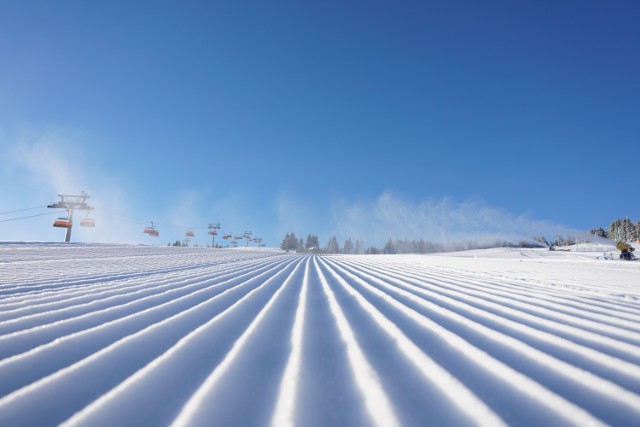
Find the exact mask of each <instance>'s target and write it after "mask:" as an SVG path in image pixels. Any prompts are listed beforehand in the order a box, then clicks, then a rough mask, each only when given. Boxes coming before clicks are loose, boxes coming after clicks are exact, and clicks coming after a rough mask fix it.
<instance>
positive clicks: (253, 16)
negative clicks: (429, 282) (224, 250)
mask: <svg viewBox="0 0 640 427" xmlns="http://www.w3.org/2000/svg"><path fill="white" fill-rule="evenodd" d="M639 22H640V3H639V2H637V1H611V2H584V1H537V2H517V1H488V2H478V1H446V2H445V1H438V2H436V1H406V2H389V1H323V2H300V1H271V2H264V1H260V2H259V1H255V2H254V1H238V2H236V1H229V2H205V1H201V2H194V1H179V2H178V1H174V2H164V1H163V2H158V1H153V2H151V1H149V2H143V1H139V2H124V1H109V2H87V1H65V0H62V1H29V0H25V1H4V0H0V64H1V66H0V148H1V149H2V151H3V152H4V153H5V155H6V157H5V160H3V161H2V163H1V164H0V168H1V170H0V178H1V179H2V183H1V184H0V185H1V186H2V187H1V190H0V196H2V203H1V204H0V211H8V210H12V209H21V208H27V207H32V206H38V205H40V204H46V203H51V202H53V201H54V200H56V195H57V194H58V193H60V192H62V193H69V192H78V191H80V190H82V189H85V190H87V191H88V192H89V193H90V194H91V195H92V199H91V202H92V204H93V205H95V206H96V207H101V208H106V209H110V208H111V210H113V211H116V212H119V213H125V214H127V215H130V216H132V217H135V218H141V219H150V220H156V221H157V222H159V223H164V224H178V225H188V226H195V227H201V226H205V225H206V224H207V223H209V222H214V221H220V222H221V223H222V225H223V226H225V225H227V226H228V228H232V229H231V230H230V231H233V232H234V233H240V232H242V231H244V230H245V229H253V230H254V231H255V232H256V234H261V235H263V237H265V239H266V240H267V243H269V244H272V245H273V244H276V243H277V242H276V240H279V239H280V237H281V236H280V235H279V234H280V233H281V232H282V231H283V230H288V229H290V230H293V231H295V232H296V233H299V234H306V233H309V232H311V233H318V234H321V242H322V243H324V242H326V237H327V236H323V235H322V234H324V233H329V232H331V231H332V227H335V222H336V221H340V219H339V218H336V216H339V214H337V213H336V210H339V209H342V208H346V207H349V206H352V205H357V206H360V207H363V206H364V207H366V206H371V204H375V201H376V200H378V198H379V197H380V195H381V194H386V193H385V192H388V191H391V192H393V194H394V195H395V196H394V197H397V198H398V199H400V200H402V201H403V202H404V203H405V204H406V205H408V206H416V207H417V206H418V205H419V204H420V203H422V202H423V201H424V200H431V201H435V202H434V203H439V202H438V201H442V200H453V202H452V203H453V204H454V206H457V205H456V204H464V203H465V202H466V201H468V200H474V201H476V202H477V201H481V202H480V203H481V204H482V205H483V206H490V207H492V208H496V209H499V210H501V211H502V212H506V213H507V214H508V215H513V216H519V215H521V214H526V215H527V216H528V217H530V218H532V219H535V220H544V221H549V222H551V223H557V224H563V225H566V226H569V227H573V228H579V229H586V228H590V227H592V226H596V225H602V226H606V225H607V224H608V223H609V222H610V221H611V220H612V219H614V218H616V217H619V216H626V215H629V216H631V217H632V219H633V220H636V219H640V197H638V189H637V179H632V181H631V183H629V184H628V185H627V184H625V181H626V180H627V179H629V178H631V175H632V174H633V172H632V171H635V172H637V171H638V170H639V169H640V168H638V166H637V165H638V160H637V159H638V148H639V147H640V138H639V135H640V78H639V76H640V25H638V23H639ZM6 153H10V154H6ZM52 165H53V166H52ZM625 169H628V170H629V171H630V172H629V173H624V172H622V171H623V170H625ZM61 170H64V173H63V172H62V171H61ZM54 175H55V176H54ZM60 175H62V177H61V176H60ZM60 186H62V187H65V188H58V187H60ZM67 187H68V188H67ZM337 207H338V208H337ZM423 208H424V206H423ZM365 209H366V208H365ZM27 213H28V212H27ZM97 214H98V211H96V215H97ZM5 217H6V216H5ZM0 219H1V218H0ZM50 222H51V218H49V217H44V218H40V217H38V218H33V219H30V220H28V227H25V226H24V225H21V224H24V222H21V221H17V222H9V223H0V240H3V239H7V238H11V239H19V238H21V237H20V236H19V235H18V234H19V233H23V234H24V235H25V237H24V238H27V239H39V238H40V236H41V239H42V240H46V239H49V238H51V239H58V238H59V235H60V230H55V229H52V228H51V227H50ZM101 223H102V224H106V223H108V221H107V220H106V219H105V218H103V219H102V222H101ZM112 227H120V226H117V225H113V226H112ZM122 227H124V225H122ZM135 227H137V228H136V229H135V230H136V233H137V234H136V235H135V236H134V237H135V239H132V241H138V240H141V239H142V237H144V236H142V237H141V236H140V234H141V232H140V230H139V229H140V227H139V226H137V225H136V226H135ZM27 229H28V233H27V232H26V231H25V230H27ZM161 233H162V231H161ZM181 233H183V231H179V232H178V231H177V230H176V231H175V233H174V232H168V231H167V232H165V233H164V234H162V235H161V237H160V239H159V243H165V244H166V242H167V241H169V240H170V239H171V240H175V239H176V238H180V236H181V235H182V234H181ZM3 235H4V236H3ZM86 236H89V235H88V234H87V235H86ZM174 236H175V237H174ZM343 237H344V236H340V237H339V238H343ZM424 237H425V238H427V237H429V236H424ZM84 238H86V239H89V240H90V239H91V237H84Z"/></svg>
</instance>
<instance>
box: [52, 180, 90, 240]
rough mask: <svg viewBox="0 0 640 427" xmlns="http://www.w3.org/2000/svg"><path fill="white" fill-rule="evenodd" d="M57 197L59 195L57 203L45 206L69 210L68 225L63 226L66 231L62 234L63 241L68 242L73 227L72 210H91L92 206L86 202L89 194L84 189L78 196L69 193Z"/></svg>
mask: <svg viewBox="0 0 640 427" xmlns="http://www.w3.org/2000/svg"><path fill="white" fill-rule="evenodd" d="M58 197H60V200H59V201H58V202H57V203H52V204H50V205H48V206H47V207H48V208H52V209H66V210H67V211H68V212H69V215H68V217H67V219H68V226H65V227H64V228H66V229H67V233H66V234H65V236H64V241H65V243H69V242H70V241H71V230H72V228H73V211H74V210H76V209H77V210H79V211H91V210H93V207H92V206H89V205H88V204H87V199H88V198H89V195H88V194H87V193H85V192H84V191H82V192H80V195H79V196H75V195H71V194H58ZM54 226H55V223H54Z"/></svg>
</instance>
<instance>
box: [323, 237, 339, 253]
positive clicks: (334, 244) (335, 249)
mask: <svg viewBox="0 0 640 427" xmlns="http://www.w3.org/2000/svg"><path fill="white" fill-rule="evenodd" d="M325 249H326V252H327V253H330V254H338V253H340V245H339V244H338V240H337V239H336V236H331V237H330V238H329V240H328V241H327V246H326V248H325Z"/></svg>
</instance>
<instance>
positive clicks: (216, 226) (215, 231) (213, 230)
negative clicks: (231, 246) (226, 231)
mask: <svg viewBox="0 0 640 427" xmlns="http://www.w3.org/2000/svg"><path fill="white" fill-rule="evenodd" d="M218 230H220V223H219V222H216V223H215V224H209V234H210V235H211V247H212V248H215V247H216V234H218Z"/></svg>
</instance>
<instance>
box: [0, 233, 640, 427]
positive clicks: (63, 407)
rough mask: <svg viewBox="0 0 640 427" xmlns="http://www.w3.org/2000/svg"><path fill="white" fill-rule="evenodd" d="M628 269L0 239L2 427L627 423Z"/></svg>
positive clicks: (544, 257)
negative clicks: (45, 426) (62, 426)
mask: <svg viewBox="0 0 640 427" xmlns="http://www.w3.org/2000/svg"><path fill="white" fill-rule="evenodd" d="M638 419H640V262H625V261H620V260H618V259H614V260H605V259H603V257H602V251H600V248H596V249H594V250H593V251H592V250H591V249H585V250H575V251H556V252H552V251H548V250H542V249H514V248H496V249H486V250H474V251H465V252H457V253H447V254H434V255H371V256H369V255H335V256H322V255H298V254H287V253H284V252H282V251H280V250H277V249H274V250H269V249H268V248H260V249H259V250H257V249H256V250H252V248H243V249H242V250H238V249H236V250H222V249H210V248H174V247H153V246H128V245H99V244H70V245H69V244H67V245H65V244H43V243H27V242H22V243H21V242H14V243H11V244H8V243H7V244H0V425H12V426H13V425H16V426H18V425H57V424H63V425H68V426H75V425H92V426H93V425H105V426H107V425H109V426H113V425H141V424H147V425H167V424H173V425H176V426H178V425H212V424H213V425H277V426H286V425H305V426H325V425H350V426H358V425H381V426H391V425H426V424H437V425H443V424H445V425H504V424H507V425H531V426H538V425H542V424H545V423H546V424H551V425H567V424H572V425H600V424H612V425H637V420H638Z"/></svg>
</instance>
